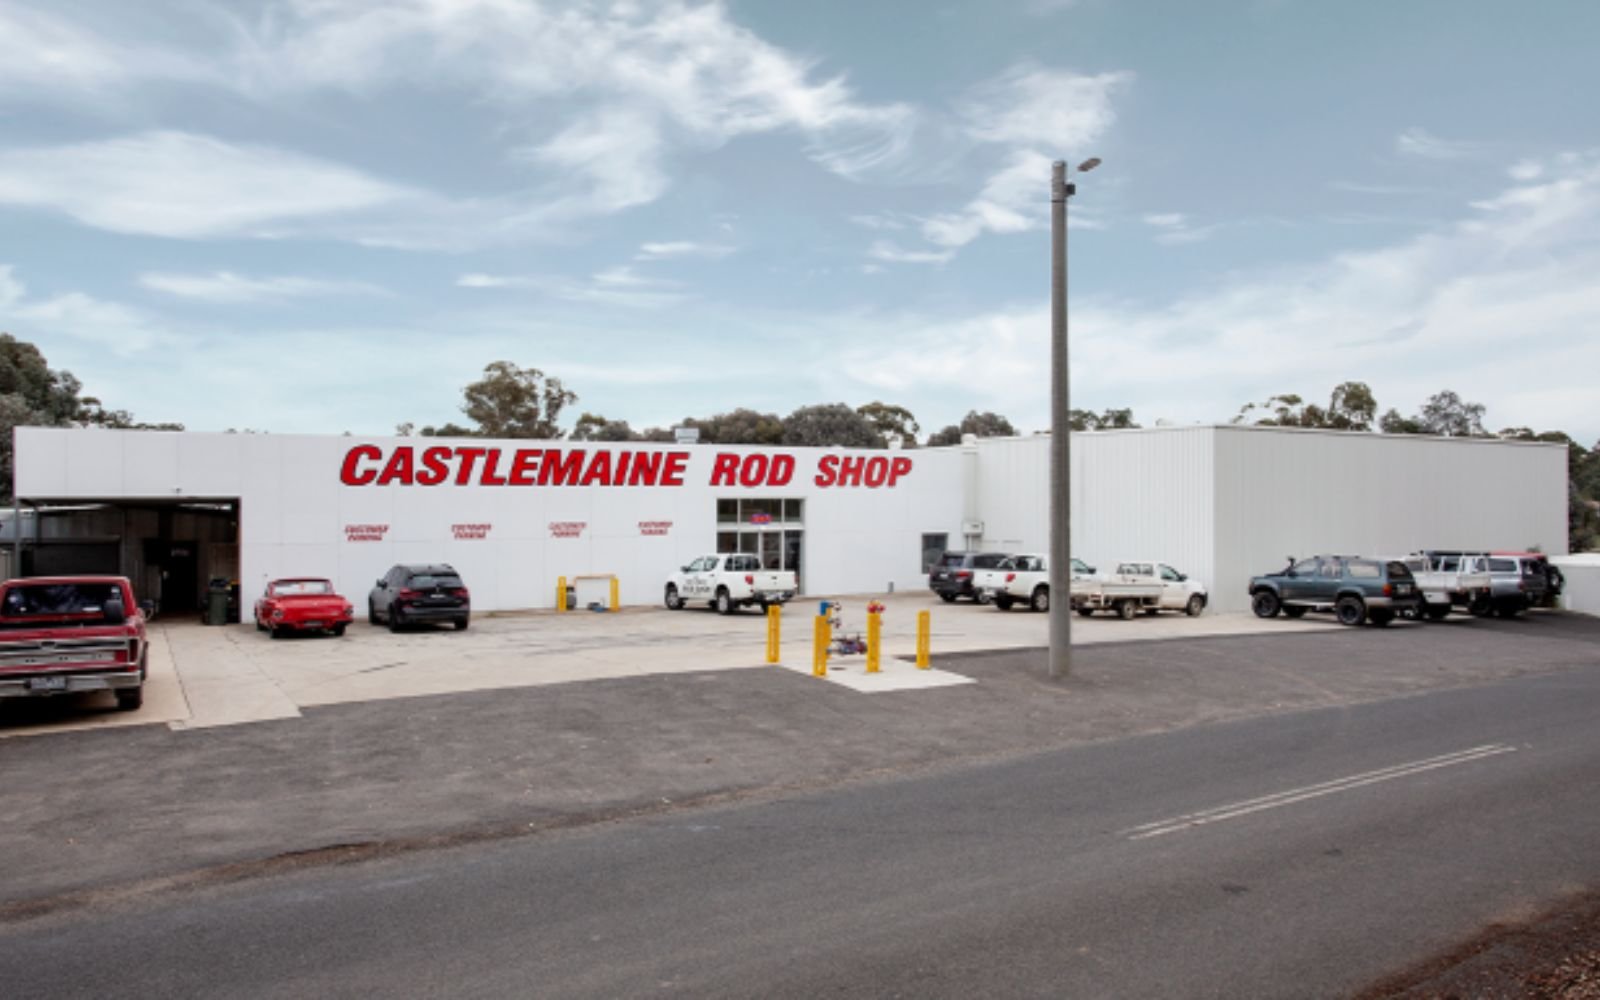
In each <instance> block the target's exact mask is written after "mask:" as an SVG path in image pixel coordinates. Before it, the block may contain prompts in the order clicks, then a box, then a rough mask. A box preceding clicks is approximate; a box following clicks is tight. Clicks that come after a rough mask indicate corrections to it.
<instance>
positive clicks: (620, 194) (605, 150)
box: [526, 107, 667, 215]
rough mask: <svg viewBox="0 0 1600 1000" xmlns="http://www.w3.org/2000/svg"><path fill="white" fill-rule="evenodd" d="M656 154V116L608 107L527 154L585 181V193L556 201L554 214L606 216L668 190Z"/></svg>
mask: <svg viewBox="0 0 1600 1000" xmlns="http://www.w3.org/2000/svg"><path fill="white" fill-rule="evenodd" d="M661 150H662V140H661V131H660V128H659V127H658V126H657V123H656V119H655V116H653V115H651V114H649V113H648V112H644V111H641V110H638V109H632V108H623V107H612V108H604V109H602V110H600V111H599V112H597V113H595V114H592V115H590V116H588V117H586V118H583V119H580V120H579V121H576V122H574V123H573V124H572V125H569V126H568V127H567V128H566V129H564V130H562V131H561V132H560V133H559V134H558V135H556V136H555V137H554V138H552V139H551V140H549V141H548V142H546V143H544V144H542V145H540V146H538V147H536V148H534V149H532V150H529V151H528V152H527V153H526V156H527V158H529V159H531V160H534V161H536V162H539V163H543V164H547V165H550V166H553V167H557V168H560V169H562V170H564V171H566V172H567V173H569V174H571V175H576V176H577V177H579V178H581V179H582V181H583V182H585V187H586V188H587V190H585V191H583V192H582V193H579V194H573V195H568V196H566V197H565V198H563V199H561V200H560V201H558V203H557V205H556V206H554V208H555V210H556V211H560V212H570V213H572V214H577V215H588V214H598V215H607V214H611V213H615V212H620V211H622V210H624V209H628V208H633V207H635V206H638V205H647V204H649V203H650V202H652V201H655V200H656V199H657V198H659V197H661V194H662V192H663V191H665V190H666V189H667V176H666V173H665V172H664V171H663V170H662V168H661V166H660V163H659V160H660V158H661Z"/></svg>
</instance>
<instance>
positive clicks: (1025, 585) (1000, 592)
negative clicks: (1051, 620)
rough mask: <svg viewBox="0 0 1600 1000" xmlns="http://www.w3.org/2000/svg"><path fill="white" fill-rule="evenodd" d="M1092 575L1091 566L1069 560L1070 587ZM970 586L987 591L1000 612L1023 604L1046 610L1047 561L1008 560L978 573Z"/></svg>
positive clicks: (1031, 557)
mask: <svg viewBox="0 0 1600 1000" xmlns="http://www.w3.org/2000/svg"><path fill="white" fill-rule="evenodd" d="M1093 575H1094V567H1093V566H1089V565H1086V564H1085V563H1084V561H1083V560H1082V559H1074V560H1072V579H1073V585H1074V586H1076V585H1077V581H1078V580H1080V579H1083V578H1085V577H1089V576H1093ZM972 585H973V587H975V588H977V589H978V590H979V591H980V593H981V592H982V591H985V590H987V591H988V592H989V595H990V597H991V599H992V600H993V601H994V606H995V607H997V608H999V609H1000V610H1001V611H1010V610H1011V606H1012V605H1013V604H1026V605H1027V606H1028V607H1029V609H1031V610H1033V611H1048V610H1050V560H1049V559H1048V558H1047V557H1046V556H1036V555H1020V556H1012V557H1011V558H1010V559H1007V560H1006V561H1005V562H1003V563H1001V564H1000V565H999V566H998V567H997V568H995V569H986V570H981V571H980V572H979V574H978V576H977V577H975V578H974V579H973V581H972Z"/></svg>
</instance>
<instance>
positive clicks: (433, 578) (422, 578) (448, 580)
mask: <svg viewBox="0 0 1600 1000" xmlns="http://www.w3.org/2000/svg"><path fill="white" fill-rule="evenodd" d="M406 585H407V586H410V587H415V588H416V589H418V590H432V589H433V588H434V587H442V588H444V589H446V590H448V589H450V588H452V587H459V586H461V577H459V576H456V575H455V574H454V573H417V574H415V575H414V576H412V577H411V579H410V580H407V581H406Z"/></svg>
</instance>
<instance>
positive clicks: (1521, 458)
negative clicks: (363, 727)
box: [7, 426, 1567, 611]
mask: <svg viewBox="0 0 1600 1000" xmlns="http://www.w3.org/2000/svg"><path fill="white" fill-rule="evenodd" d="M1048 443H1049V442H1048V438H1045V437H1031V438H1003V439H983V440H979V441H976V442H969V443H968V444H966V445H963V446H959V447H953V448H930V449H909V450H888V451H884V450H854V449H840V448H767V447H749V446H726V445H716V444H695V445H667V444H643V443H625V444H605V443H595V442H574V441H553V442H531V441H492V440H478V439H450V440H445V439H433V438H357V437H325V436H293V435H258V434H243V435H241V434H203V433H188V432H180V433H173V432H146V431H105V430H76V429H54V428H18V429H17V431H16V437H15V447H16V461H15V468H16V476H15V479H16V481H15V491H16V496H17V497H18V498H19V501H20V502H21V504H23V505H26V506H27V507H29V508H30V509H32V508H39V510H40V514H39V515H38V518H39V519H43V518H44V517H45V516H46V515H45V513H44V511H45V510H48V509H50V508H59V507H61V506H63V505H72V506H75V507H80V508H88V509H89V510H91V511H93V512H94V514H93V519H94V523H95V525H96V527H95V529H94V531H95V535H94V542H95V544H96V545H97V546H98V548H97V549H96V552H97V553H98V554H97V555H95V556H94V557H93V558H95V559H100V560H115V561H117V565H116V566H109V565H108V566H103V567H99V568H100V569H102V571H112V572H121V573H125V574H127V575H129V576H130V577H131V578H132V579H133V580H134V583H135V585H136V587H138V588H139V589H140V590H141V591H142V592H144V593H149V594H152V596H157V597H159V596H160V594H158V593H154V592H155V591H158V590H167V591H168V592H170V593H176V594H181V595H183V598H182V600H187V599H188V598H189V595H190V594H191V593H193V592H195V591H197V590H199V589H202V588H203V586H204V581H206V580H208V579H211V578H216V577H223V578H228V579H232V580H235V581H237V583H238V585H239V591H240V598H241V599H242V600H243V601H245V602H250V601H253V600H254V599H255V597H256V596H257V595H258V594H259V593H260V591H261V589H262V588H263V587H264V586H265V584H266V583H267V582H268V581H269V580H271V579H274V578H277V577H281V576H326V577H329V578H331V579H333V580H334V581H335V583H336V584H337V585H338V586H339V587H340V589H341V590H342V592H343V593H345V594H346V595H347V596H349V597H351V598H352V599H353V600H356V601H357V602H358V604H359V602H360V601H361V600H362V599H363V598H364V595H365V594H366V592H367V590H368V588H369V587H370V586H371V584H372V582H373V580H374V579H376V578H377V577H378V576H380V575H382V574H383V573H384V572H385V571H386V570H387V569H388V568H389V567H390V566H391V565H394V564H396V563H439V562H446V563H450V564H451V565H453V566H454V567H455V568H456V569H457V570H458V571H459V572H460V573H461V574H462V576H463V578H464V579H465V581H466V583H467V585H468V586H469V587H470V588H471V589H472V594H473V605H474V608H475V609H478V610H483V611H492V610H509V609H522V608H548V607H553V606H554V605H555V602H556V593H557V591H556V580H557V578H558V577H568V578H573V577H577V576H581V575H588V574H599V573H610V574H615V575H616V576H617V578H618V580H619V581H620V589H621V598H622V601H623V603H624V604H645V603H655V602H657V601H659V599H660V596H661V588H662V584H663V581H664V580H665V578H666V576H667V575H668V574H669V573H670V572H671V571H672V570H673V569H674V568H676V567H677V566H680V565H682V564H684V563H686V562H688V561H689V560H691V559H692V558H694V557H696V556H698V555H701V554H705V553H710V552H718V551H724V552H726V551H745V552H755V553H758V554H760V555H761V556H762V558H763V560H764V562H765V563H766V564H767V565H768V566H769V567H771V568H786V569H794V570H795V571H796V572H797V573H798V574H799V577H800V580H801V587H802V590H803V592H805V593H808V594H841V593H882V592H885V591H887V590H889V589H890V588H891V587H892V588H893V589H896V590H905V589H916V588H921V587H925V586H926V567H927V562H928V559H929V558H930V557H931V556H932V555H933V554H935V553H936V552H937V551H939V550H941V549H944V548H950V549H961V548H981V549H985V550H990V551H1008V552H1025V551H1026V552H1044V551H1047V550H1048V547H1049V513H1048V512H1049V496H1048V483H1049V455H1048V451H1049V448H1048ZM1566 497H1567V491H1566V454H1565V451H1564V449H1563V448H1562V447H1561V446H1559V445H1546V444H1530V443H1523V442H1503V441H1493V440H1488V441H1480V440H1470V441H1469V440H1449V439H1438V438H1421V437H1398V436H1387V435H1377V434H1347V433H1328V432H1318V431H1298V430H1283V429H1275V428H1253V427H1233V426H1228V427H1185V428H1152V429H1147V430H1133V431H1108V432H1098V433H1093V434H1078V435H1074V438H1073V522H1072V534H1073V550H1074V552H1075V554H1078V555H1081V556H1082V557H1083V558H1084V559H1085V560H1086V561H1088V562H1090V563H1091V564H1096V565H1102V566H1103V565H1105V564H1111V563H1115V562H1116V561H1118V560H1122V559H1132V558H1143V559H1153V560H1160V561H1164V562H1167V563H1170V564H1172V565H1174V566H1176V567H1178V568H1179V569H1181V570H1183V571H1184V572H1186V573H1188V574H1189V575H1191V576H1192V577H1195V578H1196V579H1199V580H1202V581H1204V582H1205V583H1206V584H1207V585H1208V586H1209V587H1210V588H1211V591H1212V607H1213V608H1217V609H1220V610H1242V609H1243V608H1244V607H1245V606H1246V600H1245V593H1244V587H1245V582H1246V581H1247V580H1248V578H1249V577H1250V576H1251V575H1253V574H1256V573H1261V572H1265V571H1268V570H1274V569H1277V568H1279V567H1280V566H1281V565H1282V564H1283V562H1284V559H1285V557H1287V556H1288V555H1291V554H1294V555H1305V554H1310V553H1313V552H1342V553H1364V554H1375V555H1382V554H1393V553H1404V552H1410V551H1413V550H1415V549H1419V548H1478V549H1483V548H1491V549H1499V548H1506V549H1527V548H1531V547H1535V546H1537V547H1539V548H1540V549H1542V550H1543V551H1546V552H1550V553H1564V552H1565V551H1566V544H1567V538H1566V524H1567V520H1566ZM86 516H87V515H86ZM30 523H32V524H33V525H34V527H33V528H32V529H30V527H29V525H30ZM193 523H201V524H202V525H203V530H204V537H203V538H201V537H199V536H198V535H197V537H195V538H193V539H190V538H187V537H178V536H180V535H183V534H184V533H185V532H188V531H190V530H191V529H190V528H189V527H185V526H186V525H191V524H193ZM30 530H32V531H33V532H35V533H34V534H32V535H30ZM19 531H20V533H21V536H22V539H21V540H22V543H23V544H22V548H24V549H28V548H29V546H30V544H31V543H34V542H37V545H36V546H35V547H36V548H37V552H36V554H35V557H34V558H33V559H30V558H28V557H26V556H25V557H24V558H22V559H21V560H14V561H13V565H16V566H20V567H21V571H22V572H28V571H30V564H31V567H32V571H34V572H38V571H39V569H40V568H41V567H46V568H47V567H48V566H56V565H78V564H75V563H71V562H70V560H65V558H64V557H63V556H62V555H61V553H64V552H66V551H68V549H67V548H65V546H67V544H68V542H69V541H70V537H55V538H53V539H52V538H50V537H44V534H41V533H39V527H38V523H37V520H35V521H33V522H30V518H29V515H27V514H26V513H24V515H23V516H22V517H20V518H14V519H13V522H12V525H11V535H10V537H11V541H9V542H8V543H7V544H8V545H11V546H13V547H15V546H16V543H17V540H16V534H17V532H19ZM45 534H48V533H45ZM55 534H56V535H57V536H70V534H71V532H61V531H58V532H56V533H55ZM152 535H153V536H155V537H151V536H152ZM47 543H49V544H47ZM51 544H54V545H55V546H56V548H51ZM191 548H198V550H199V551H198V554H197V555H195V554H194V553H191V552H190V551H189V550H190V549H191ZM47 556H48V557H49V558H48V559H46V558H45V557H47ZM180 556H181V557H183V558H182V559H180ZM190 556H195V558H194V559H193V560H190V559H189V557H190ZM80 557H81V558H88V557H87V556H82V553H80ZM39 560H43V561H42V562H41V561H39ZM50 560H55V561H50ZM188 575H193V576H195V577H196V578H197V581H198V582H195V583H194V585H193V586H191V585H190V584H191V581H190V580H189V579H188V578H187V577H188ZM163 603H164V606H165V605H166V602H163ZM180 603H181V601H180Z"/></svg>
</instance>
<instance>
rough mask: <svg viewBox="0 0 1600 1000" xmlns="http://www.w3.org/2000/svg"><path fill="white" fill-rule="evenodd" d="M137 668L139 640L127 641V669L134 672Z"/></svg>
mask: <svg viewBox="0 0 1600 1000" xmlns="http://www.w3.org/2000/svg"><path fill="white" fill-rule="evenodd" d="M138 666H139V640H138V639H129V640H128V669H129V670H136V669H138Z"/></svg>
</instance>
